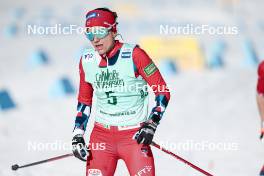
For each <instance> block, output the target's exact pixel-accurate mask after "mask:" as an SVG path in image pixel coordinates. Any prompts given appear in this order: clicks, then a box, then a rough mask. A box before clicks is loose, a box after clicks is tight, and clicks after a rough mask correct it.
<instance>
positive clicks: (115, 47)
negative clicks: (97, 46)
mask: <svg viewBox="0 0 264 176" xmlns="http://www.w3.org/2000/svg"><path fill="white" fill-rule="evenodd" d="M121 47H122V43H120V42H119V41H118V40H115V43H114V46H113V47H112V49H111V50H110V51H109V52H107V53H106V54H103V55H101V56H102V58H106V57H107V58H108V59H111V58H112V57H113V56H114V55H115V54H116V52H117V51H118V50H119V49H120V48H121Z"/></svg>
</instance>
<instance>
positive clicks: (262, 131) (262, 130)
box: [259, 121, 264, 140]
mask: <svg viewBox="0 0 264 176" xmlns="http://www.w3.org/2000/svg"><path fill="white" fill-rule="evenodd" d="M263 136H264V121H262V122H261V130H260V137H259V138H260V140H262V139H263Z"/></svg>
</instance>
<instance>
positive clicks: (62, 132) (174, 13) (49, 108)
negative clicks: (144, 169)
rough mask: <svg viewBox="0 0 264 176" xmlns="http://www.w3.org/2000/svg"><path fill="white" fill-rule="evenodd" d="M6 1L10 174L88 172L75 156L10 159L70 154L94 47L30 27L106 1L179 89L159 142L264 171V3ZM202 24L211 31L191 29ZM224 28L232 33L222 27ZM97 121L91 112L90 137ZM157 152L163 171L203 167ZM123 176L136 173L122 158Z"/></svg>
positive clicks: (1, 108) (66, 20) (0, 84)
mask: <svg viewBox="0 0 264 176" xmlns="http://www.w3.org/2000/svg"><path fill="white" fill-rule="evenodd" d="M0 3H1V5H0V9H1V10H0V26H1V28H0V41H1V42H0V143H1V145H0V152H1V155H0V156H1V157H0V175H1V176H42V175H43V176H44V175H49V176H55V175H64V176H70V175H85V163H83V162H81V161H79V160H77V159H75V158H73V157H72V158H67V159H63V160H60V161H54V162H51V163H47V164H43V165H38V166H34V167H29V168H25V169H21V170H18V171H16V172H14V171H11V169H10V166H11V165H12V164H15V163H18V164H21V165H22V164H26V163H30V162H34V161H38V160H42V159H46V158H49V157H53V156H56V155H60V154H65V153H68V152H70V149H69V147H70V145H71V138H72V135H71V132H72V129H73V125H74V119H75V115H76V105H77V99H76V97H77V93H78V81H79V75H78V62H79V59H80V56H81V53H82V50H83V49H84V48H85V47H87V46H88V45H89V41H88V40H87V39H86V38H85V36H84V35H82V34H77V33H76V32H73V34H71V35H65V34H51V33H48V34H45V33H42V32H43V28H41V29H39V31H38V32H39V34H32V33H29V25H31V26H34V25H36V26H42V27H49V26H56V25H57V26H59V27H61V28H63V27H68V26H70V25H74V26H81V27H83V25H84V23H85V14H86V12H87V11H89V10H92V9H94V8H98V7H108V8H110V9H111V10H113V11H116V12H117V14H118V22H119V25H118V31H119V33H120V34H121V35H122V39H123V41H124V42H128V43H137V44H139V45H140V46H141V47H142V48H143V49H145V50H146V51H147V52H148V54H149V55H150V56H151V57H152V58H153V60H154V62H155V63H156V64H157V65H158V66H159V68H160V71H161V72H162V74H163V76H164V78H165V80H166V81H167V82H168V84H169V87H170V89H171V95H172V97H171V101H170V103H169V106H168V108H167V111H166V113H165V115H164V118H163V120H162V122H161V125H160V126H159V128H158V130H157V133H156V136H155V141H156V142H158V143H161V144H164V146H165V147H167V148H168V149H170V150H172V151H173V152H175V153H177V154H179V155H180V156H182V157H183V158H186V159H187V160H188V161H191V162H193V163H194V164H196V165H198V166H200V167H202V168H203V169H205V170H207V171H209V172H211V173H212V174H213V175H219V176H230V175H231V174H232V175H236V176H249V175H250V176H253V175H258V173H259V171H260V169H261V167H262V165H263V161H264V158H263V156H264V149H263V142H262V143H261V142H260V141H259V139H258V136H259V130H260V118H259V115H258V111H257V107H256V102H255V94H256V91H255V87H256V81H257V74H256V69H257V65H258V63H259V62H260V61H261V60H262V59H263V58H264V38H263V34H264V17H263V15H262V14H263V13H262V10H263V9H264V2H263V1H261V0H252V1H247V0H196V1H194V0H163V1H157V0H152V1H151V0H145V1H139V0H135V1H128V0H116V1H102V0H101V1H86V2H83V1H79V0H76V1H64V2H63V1H51V0H46V1H31V0H20V1H14V0H9V1H1V2H0ZM201 26H204V27H206V28H207V29H208V28H210V30H205V31H203V32H202V33H193V32H192V31H191V30H192V29H194V28H195V27H201ZM179 27H180V28H179ZM219 27H220V28H221V29H223V28H224V30H225V32H224V34H223V33H220V34H219V33H217V32H215V29H217V28H219ZM166 31H167V32H166ZM119 39H120V40H122V39H121V37H119ZM151 95H152V96H151V98H150V99H151V100H152V101H151V103H150V106H152V105H153V104H154V98H153V94H151ZM93 121H94V119H93V115H92V116H91V118H90V121H89V124H88V127H87V129H88V130H87V133H86V139H87V141H88V140H89V134H90V132H91V129H92V126H93ZM196 144H197V145H199V146H200V144H201V145H203V144H205V146H204V147H197V145H196ZM207 144H210V145H209V147H208V145H207ZM193 145H194V146H196V147H193ZM217 146H218V147H217ZM153 152H154V155H155V162H156V173H157V176H164V175H173V176H183V175H188V176H190V175H191V176H196V175H202V174H200V173H198V172H197V171H195V170H193V169H192V168H190V167H188V166H186V165H184V164H183V163H181V162H179V161H177V160H176V159H174V158H172V157H170V156H168V155H166V154H164V153H163V152H161V151H158V150H156V149H153ZM116 175H117V176H126V175H128V172H127V169H126V167H125V165H124V163H123V162H122V161H120V162H119V164H118V167H117V170H116Z"/></svg>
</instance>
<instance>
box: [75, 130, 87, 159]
mask: <svg viewBox="0 0 264 176" xmlns="http://www.w3.org/2000/svg"><path fill="white" fill-rule="evenodd" d="M72 152H73V154H74V156H75V157H76V158H79V159H80V160H82V161H86V160H87V157H88V156H89V150H88V148H87V147H86V145H85V141H84V139H83V135H82V134H77V135H75V136H74V137H73V138H72Z"/></svg>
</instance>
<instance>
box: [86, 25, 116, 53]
mask: <svg viewBox="0 0 264 176" xmlns="http://www.w3.org/2000/svg"><path fill="white" fill-rule="evenodd" d="M95 29H99V28H98V27H93V28H90V29H89V30H88V31H89V32H92V31H94V30H95ZM115 36H116V33H114V32H112V31H108V32H107V35H106V36H104V37H103V38H100V37H97V36H96V35H94V38H93V40H92V41H91V43H92V45H93V47H94V48H95V49H96V51H98V53H99V54H100V55H102V54H106V53H107V52H109V51H110V50H111V49H112V48H113V47H114V44H115Z"/></svg>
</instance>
